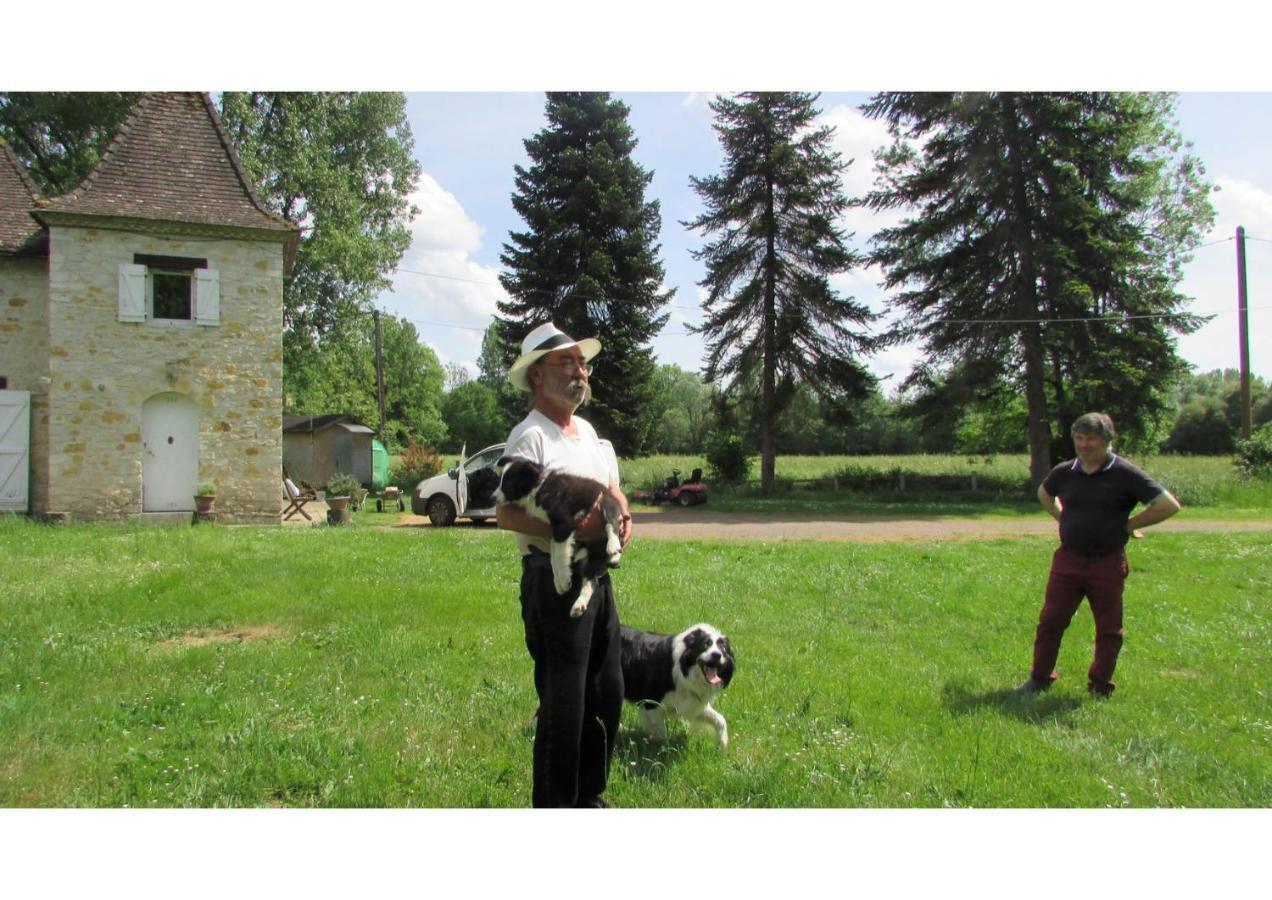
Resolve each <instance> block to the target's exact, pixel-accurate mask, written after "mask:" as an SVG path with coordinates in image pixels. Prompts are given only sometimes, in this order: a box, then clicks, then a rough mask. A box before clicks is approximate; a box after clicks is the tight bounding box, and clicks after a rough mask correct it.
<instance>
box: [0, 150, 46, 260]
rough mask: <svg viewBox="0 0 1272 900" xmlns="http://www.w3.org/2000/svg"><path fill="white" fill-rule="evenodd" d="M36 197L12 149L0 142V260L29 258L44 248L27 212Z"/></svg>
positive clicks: (42, 237) (41, 233)
mask: <svg viewBox="0 0 1272 900" xmlns="http://www.w3.org/2000/svg"><path fill="white" fill-rule="evenodd" d="M39 196H40V189H39V188H37V187H36V186H35V182H33V181H32V180H31V176H30V175H28V174H27V171H26V169H25V168H23V166H22V163H21V162H20V161H19V160H18V156H17V154H16V153H14V152H13V148H12V147H10V146H9V145H8V144H6V143H5V142H4V141H3V140H0V256H30V255H35V254H38V253H41V252H43V251H44V249H45V248H46V247H47V246H48V244H47V242H46V240H45V234H44V229H43V228H41V227H40V224H39V223H38V222H36V221H35V219H33V218H31V215H30V212H29V211H30V210H31V209H32V208H33V207H34V206H35V201H36V200H37V199H38V198H39Z"/></svg>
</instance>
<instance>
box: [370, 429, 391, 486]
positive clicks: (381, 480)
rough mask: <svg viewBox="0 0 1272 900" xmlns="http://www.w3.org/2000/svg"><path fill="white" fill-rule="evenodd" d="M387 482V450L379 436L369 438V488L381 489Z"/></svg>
mask: <svg viewBox="0 0 1272 900" xmlns="http://www.w3.org/2000/svg"><path fill="white" fill-rule="evenodd" d="M388 484H389V450H388V448H387V447H385V446H384V445H383V444H381V443H380V440H379V438H372V439H371V490H373V491H382V490H384V489H385V488H386V487H388Z"/></svg>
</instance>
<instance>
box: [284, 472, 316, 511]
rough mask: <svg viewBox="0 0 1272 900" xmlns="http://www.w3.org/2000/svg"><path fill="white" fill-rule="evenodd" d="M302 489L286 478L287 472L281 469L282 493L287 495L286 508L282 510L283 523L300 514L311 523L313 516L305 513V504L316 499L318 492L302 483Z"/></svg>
mask: <svg viewBox="0 0 1272 900" xmlns="http://www.w3.org/2000/svg"><path fill="white" fill-rule="evenodd" d="M301 484H302V485H304V487H297V486H296V482H294V481H292V480H291V478H289V477H288V476H287V470H286V469H283V492H284V493H285V494H286V495H287V508H286V509H284V510H283V521H284V522H286V521H287V520H288V519H290V518H291V517H292V516H294V515H296V513H300V514H301V515H302V516H304V517H305V518H306V519H307V520H308V521H310V522H312V521H313V520H314V519H313V516H311V515H309V513H307V512H305V504H306V503H310V502H312V501H314V500H317V499H318V492H317V491H315V490H314V488H313V486H312V485H310V484H308V483H306V482H304V481H302V482H301Z"/></svg>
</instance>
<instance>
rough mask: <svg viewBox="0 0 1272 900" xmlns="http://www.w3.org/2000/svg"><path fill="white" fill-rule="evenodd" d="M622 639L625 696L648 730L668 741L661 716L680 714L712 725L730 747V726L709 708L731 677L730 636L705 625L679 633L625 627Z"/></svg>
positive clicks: (691, 721)
mask: <svg viewBox="0 0 1272 900" xmlns="http://www.w3.org/2000/svg"><path fill="white" fill-rule="evenodd" d="M622 638H623V696H624V697H625V698H626V699H627V700H628V701H629V702H631V703H635V704H636V705H637V706H638V707H640V710H641V714H640V718H641V725H642V727H643V728H644V730H645V731H647V732H649V734H650V735H652V736H653V737H654V738H655V739H656V740H659V741H665V740H666V739H667V730H666V728H665V727H664V726H663V719H664V717H665V716H667V715H677V716H680V717H681V718H683V719H685V720H686V721H687V722H688V723H689V724H690V725H691V726H692V725H702V726H709V727H711V728H712V729H714V730H715V735H716V741H717V742H718V743H719V744H720V746H721V747H727V746H729V724H728V722H726V721H725V718H724V716H722V715H720V714H719V713H718V712H716V711H715V710H714V709H712V708H711V701H713V700H714V699H715V698H716V697H717V696H718V695H719V694H720V692H721V691H723V690H724V689H725V688H726V687H727V686H728V684H729V682H730V681H731V680H732V679H733V648H732V647H731V646H730V645H729V639H728V638H727V637H725V636H724V635H723V634H721V633H720V632H719V630H718V629H716V628H714V627H712V626H711V625H707V624H706V623H703V624H700V625H694V626H693V627H692V628H686V629H685V630H684V631H682V632H680V633H679V634H657V633H654V632H651V631H641V630H640V629H639V628H632V627H631V626H629V625H623V626H622Z"/></svg>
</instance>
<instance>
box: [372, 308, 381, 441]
mask: <svg viewBox="0 0 1272 900" xmlns="http://www.w3.org/2000/svg"><path fill="white" fill-rule="evenodd" d="M371 316H372V318H374V319H375V399H376V402H377V403H378V404H379V406H380V427H379V428H377V429H376V435H377V436H378V437H379V438H380V440H381V441H383V440H384V355H383V354H382V353H381V352H380V311H379V310H378V309H373V310H371Z"/></svg>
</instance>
